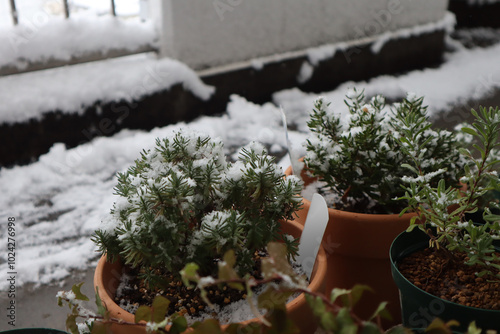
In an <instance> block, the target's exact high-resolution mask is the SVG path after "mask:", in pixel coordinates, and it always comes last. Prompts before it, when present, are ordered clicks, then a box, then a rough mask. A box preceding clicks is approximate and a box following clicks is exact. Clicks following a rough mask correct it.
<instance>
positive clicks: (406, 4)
mask: <svg viewBox="0 0 500 334" xmlns="http://www.w3.org/2000/svg"><path fill="white" fill-rule="evenodd" d="M152 2H153V3H152V7H151V10H152V14H153V16H154V17H155V20H156V22H157V24H158V28H159V29H161V31H162V35H161V36H162V40H161V43H160V44H161V47H160V48H161V54H162V55H164V56H169V57H173V58H177V59H180V60H182V61H183V62H185V63H187V64H188V65H190V66H191V67H193V68H196V69H201V68H206V67H213V66H217V65H222V64H228V63H234V62H238V61H244V60H249V59H252V58H255V57H261V56H268V55H272V54H275V53H283V52H286V51H293V50H299V49H304V48H308V47H314V46H319V45H323V44H329V43H337V42H343V41H350V40H357V39H362V38H364V37H371V36H375V35H378V34H381V33H383V32H385V31H394V30H398V29H400V28H408V27H412V26H415V25H420V24H425V23H430V22H436V21H438V20H440V19H442V18H443V16H444V15H445V13H446V9H447V6H448V0H153V1H152Z"/></svg>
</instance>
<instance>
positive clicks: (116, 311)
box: [94, 221, 327, 334]
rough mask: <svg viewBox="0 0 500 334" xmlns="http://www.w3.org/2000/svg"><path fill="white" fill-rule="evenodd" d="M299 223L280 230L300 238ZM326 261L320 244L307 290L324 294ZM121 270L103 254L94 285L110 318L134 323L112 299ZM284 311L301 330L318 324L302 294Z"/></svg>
mask: <svg viewBox="0 0 500 334" xmlns="http://www.w3.org/2000/svg"><path fill="white" fill-rule="evenodd" d="M302 229H303V227H302V225H300V224H298V223H296V222H292V221H287V222H285V223H284V224H282V231H283V232H284V233H287V234H290V235H292V236H294V237H299V236H300V235H301V233H302ZM326 265H327V260H326V253H325V250H324V249H323V248H322V247H321V248H320V249H319V252H318V256H317V258H316V262H315V265H314V269H313V272H312V275H311V276H312V277H311V283H310V284H309V289H310V290H312V291H315V292H318V293H324V291H325V282H326V275H327V268H326ZM122 272H123V266H122V264H121V263H120V262H119V261H116V262H115V263H110V262H108V261H106V256H105V255H104V256H103V257H101V259H100V260H99V263H98V264H97V268H96V270H95V274H94V287H95V288H97V287H98V288H99V296H100V297H101V299H102V301H103V303H104V305H105V306H106V308H107V309H108V311H109V312H110V316H111V317H112V318H117V319H122V320H124V321H127V322H132V323H133V322H134V315H133V314H131V313H129V312H127V311H125V310H123V309H122V308H120V307H119V306H118V305H117V304H116V303H115V302H114V296H115V293H116V289H117V287H118V284H119V281H120V277H121V275H122ZM287 311H288V314H289V316H290V318H291V319H292V320H293V321H294V322H295V324H296V325H297V326H298V327H299V328H300V332H301V333H313V332H314V331H315V329H316V327H317V325H316V321H315V319H314V317H313V314H312V312H311V310H310V309H309V305H308V304H307V302H306V299H305V296H304V294H301V295H299V296H298V297H297V298H295V299H294V300H292V301H291V302H289V303H288V304H287ZM256 321H258V319H257V318H254V319H250V320H247V321H245V322H243V324H249V323H251V322H256ZM112 331H113V333H115V334H116V333H126V334H139V333H140V334H144V333H146V331H145V329H144V327H141V326H128V325H127V326H124V325H113V327H112Z"/></svg>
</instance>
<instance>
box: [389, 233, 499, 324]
mask: <svg viewBox="0 0 500 334" xmlns="http://www.w3.org/2000/svg"><path fill="white" fill-rule="evenodd" d="M428 245H429V237H428V236H427V235H426V234H425V233H424V232H422V231H420V230H419V229H414V230H413V231H412V232H403V233H401V234H400V235H399V236H397V237H396V239H395V240H394V242H393V243H392V245H391V249H390V260H391V271H392V277H393V279H394V282H395V283H396V285H397V286H398V289H399V297H400V303H401V315H402V321H403V325H404V326H406V327H412V328H426V327H427V326H428V325H429V324H430V323H431V322H432V320H433V319H434V318H436V317H438V318H441V319H442V320H444V321H448V320H457V321H459V322H460V326H459V327H456V328H455V327H454V328H453V329H454V330H456V331H458V332H466V331H467V327H468V326H469V323H471V322H472V321H476V325H477V326H478V327H479V328H482V329H483V330H487V329H494V330H497V331H500V311H498V310H485V309H479V308H475V307H468V306H464V305H460V304H456V303H453V302H450V301H447V300H444V299H441V298H439V297H437V296H433V295H431V294H429V293H427V292H425V291H424V290H422V289H420V288H418V287H416V286H415V285H413V284H412V283H411V282H410V281H408V280H407V279H406V278H405V277H404V276H403V275H402V274H401V273H400V272H399V270H398V268H397V263H398V260H400V259H402V258H404V257H406V256H408V255H409V254H411V253H413V252H415V251H418V250H421V249H424V248H426V247H428Z"/></svg>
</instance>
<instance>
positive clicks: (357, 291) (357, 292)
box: [350, 284, 373, 308]
mask: <svg viewBox="0 0 500 334" xmlns="http://www.w3.org/2000/svg"><path fill="white" fill-rule="evenodd" d="M365 291H370V292H373V289H372V288H370V287H369V286H368V285H363V284H356V285H355V286H354V287H353V288H352V289H351V298H350V299H351V305H350V306H351V308H353V307H354V306H356V304H357V303H358V301H359V300H360V299H361V296H362V295H363V292H365Z"/></svg>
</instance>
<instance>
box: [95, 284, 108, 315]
mask: <svg viewBox="0 0 500 334" xmlns="http://www.w3.org/2000/svg"><path fill="white" fill-rule="evenodd" d="M95 304H96V306H97V313H98V314H99V315H101V316H103V317H106V313H107V310H106V308H105V307H104V305H103V304H102V300H101V296H99V287H98V286H96V287H95Z"/></svg>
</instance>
